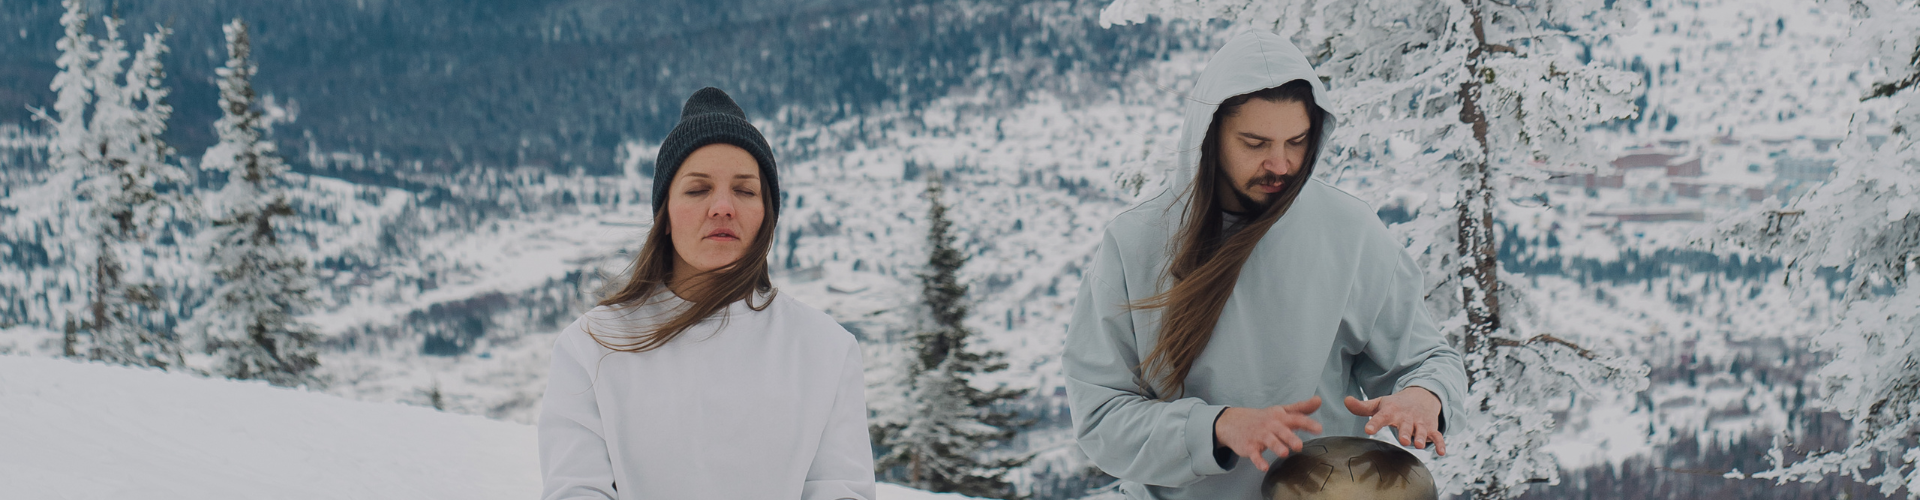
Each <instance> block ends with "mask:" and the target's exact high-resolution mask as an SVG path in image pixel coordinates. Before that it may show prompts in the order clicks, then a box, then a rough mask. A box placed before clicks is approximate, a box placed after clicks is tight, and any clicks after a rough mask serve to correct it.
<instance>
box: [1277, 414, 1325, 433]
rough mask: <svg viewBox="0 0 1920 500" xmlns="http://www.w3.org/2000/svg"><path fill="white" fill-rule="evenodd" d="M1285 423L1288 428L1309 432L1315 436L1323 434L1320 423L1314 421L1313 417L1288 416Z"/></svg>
mask: <svg viewBox="0 0 1920 500" xmlns="http://www.w3.org/2000/svg"><path fill="white" fill-rule="evenodd" d="M1283 423H1285V424H1287V426H1288V427H1292V428H1293V429H1294V430H1301V431H1307V432H1311V433H1314V434H1319V433H1320V432H1321V429H1320V422H1317V421H1314V420H1313V417H1308V416H1306V415H1288V416H1287V419H1286V420H1285V422H1283Z"/></svg>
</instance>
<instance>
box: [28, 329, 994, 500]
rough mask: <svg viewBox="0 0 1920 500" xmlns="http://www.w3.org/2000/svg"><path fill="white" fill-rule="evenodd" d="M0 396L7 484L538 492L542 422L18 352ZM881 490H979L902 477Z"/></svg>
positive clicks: (156, 497)
mask: <svg viewBox="0 0 1920 500" xmlns="http://www.w3.org/2000/svg"><path fill="white" fill-rule="evenodd" d="M0 408H5V409H6V411H4V412H0V442H4V443H6V446H0V484H4V485H6V487H5V488H4V491H0V497H5V498H23V499H24V498H36V499H55V498H74V499H79V498H143V499H153V500H166V499H175V498H178V499H194V500H201V499H218V498H235V499H239V498H248V499H288V500H293V499H309V498H310V499H340V498H422V499H425V498H447V499H453V498H460V499H489V498H495V499H503V500H504V499H527V498H537V497H538V496H539V494H540V470H539V465H540V463H539V461H540V459H539V454H538V452H537V451H536V449H535V447H534V431H533V427H531V426H527V425H522V424H515V423H508V422H501V421H498V420H491V419H486V418H480V417H475V416H468V415H459V414H453V413H446V412H440V411H435V410H433V409H431V408H422V407H417V406H408V405H399V404H383V403H368V402H363V401H353V400H349V399H342V398H339V397H334V396H328V395H325V394H317V393H312V392H307V391H302V390H297V389H285V388H278V387H271V386H268V385H266V384H264V383H247V382H234V381H228V380H210V379H205V378H200V377H194V376H191V375H185V374H179V373H166V372H161V371H157V370H146V369H139V368H127V367H121V366H110V365H105V364H99V363H82V362H74V361H66V360H56V359H47V358H41V357H29V356H13V355H0ZM743 474H749V473H748V472H745V471H743ZM879 493H880V498H882V499H885V500H966V499H967V498H968V497H963V496H959V495H952V494H935V493H927V492H924V491H919V490H914V489H911V488H906V487H901V486H898V485H893V484H881V485H880V491H879Z"/></svg>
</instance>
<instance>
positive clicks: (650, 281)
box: [582, 177, 780, 352]
mask: <svg viewBox="0 0 1920 500" xmlns="http://www.w3.org/2000/svg"><path fill="white" fill-rule="evenodd" d="M654 182H673V179H654ZM760 182H761V184H762V185H761V190H760V193H761V197H760V198H761V205H762V206H764V207H765V208H766V212H765V213H766V218H764V219H761V220H760V231H759V232H758V233H756V234H754V236H753V243H752V244H750V245H748V246H747V253H745V254H743V255H741V256H740V260H736V261H733V263H732V264H727V265H725V266H722V267H720V268H718V269H714V270H711V271H706V272H702V273H698V274H695V275H693V276H680V277H676V276H674V275H673V258H674V255H675V250H674V247H673V223H672V220H671V219H670V218H669V217H668V216H667V207H666V206H661V207H660V211H659V212H658V213H655V214H653V229H650V230H648V231H647V242H646V244H645V245H643V246H641V247H640V254H639V255H636V256H635V257H634V259H633V264H632V265H630V266H628V267H627V271H626V272H625V273H622V274H623V275H625V276H627V277H628V278H627V284H626V285H625V286H622V287H620V289H619V290H616V291H614V292H613V293H612V294H609V295H607V296H606V297H605V298H602V299H600V303H599V305H602V306H607V307H611V308H615V309H622V308H632V307H639V306H641V305H644V304H648V303H652V302H654V301H655V298H654V297H655V294H658V293H674V292H673V291H670V290H668V289H667V283H668V282H670V281H673V280H675V279H679V280H682V281H683V282H682V283H681V284H682V286H681V290H680V292H679V295H680V298H681V299H683V300H685V301H686V302H687V304H685V305H683V306H681V308H680V310H679V311H678V312H677V313H676V314H674V315H673V316H672V318H671V319H668V320H667V321H664V322H661V323H660V324H658V325H656V326H654V327H652V328H648V329H645V330H642V331H638V332H624V334H623V335H613V336H609V335H601V334H597V333H594V332H593V330H592V328H591V327H589V326H587V325H586V324H583V328H582V329H583V330H586V332H587V335H588V336H590V337H593V341H594V342H597V343H599V344H600V345H601V346H603V347H606V348H608V349H612V350H615V351H626V352H647V351H651V350H654V349H658V348H659V347H660V346H663V345H666V344H667V342H671V341H673V339H674V338H675V337H678V336H680V334H681V333H683V332H685V331H687V329H688V328H691V327H693V325H696V324H699V323H700V322H701V321H702V320H705V319H707V317H709V316H712V315H713V314H714V313H715V312H718V311H720V310H721V309H725V308H726V307H727V305H729V304H732V303H734V302H736V301H741V300H748V299H751V298H753V296H754V295H755V294H765V295H766V300H765V301H764V302H761V303H760V304H757V305H756V304H753V303H752V302H748V303H747V307H750V308H753V310H755V311H759V310H764V309H766V308H767V305H768V304H772V303H773V296H774V294H775V293H777V292H776V291H775V290H774V289H773V280H772V278H771V277H769V276H768V275H767V253H768V252H769V251H770V249H772V248H773V234H774V227H775V225H776V224H778V223H779V220H778V219H779V213H778V212H777V211H775V209H776V207H775V206H774V204H775V203H779V202H780V200H776V199H773V198H774V197H773V196H770V195H768V194H767V193H769V190H768V189H765V188H766V186H765V183H766V182H767V180H766V179H765V178H764V177H763V178H761V179H760ZM668 196H672V194H671V190H669V194H668Z"/></svg>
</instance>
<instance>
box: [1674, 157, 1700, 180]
mask: <svg viewBox="0 0 1920 500" xmlns="http://www.w3.org/2000/svg"><path fill="white" fill-rule="evenodd" d="M1700 175H1701V172H1700V159H1699V158H1694V159H1692V160H1687V161H1683V162H1680V163H1674V164H1669V165H1667V177H1699V176H1700Z"/></svg>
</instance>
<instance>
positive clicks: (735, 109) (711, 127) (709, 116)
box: [653, 87, 780, 217]
mask: <svg viewBox="0 0 1920 500" xmlns="http://www.w3.org/2000/svg"><path fill="white" fill-rule="evenodd" d="M709 144H732V145H734V146H739V147H740V149H745V150H747V153H748V154H752V155H753V160H754V161H755V162H758V163H760V178H761V179H766V188H767V192H766V193H765V194H766V196H769V197H771V198H772V200H773V208H772V209H771V213H769V214H767V215H768V216H769V217H776V216H778V215H779V214H780V177H779V169H777V168H774V163H773V148H770V147H767V139H766V138H765V137H762V136H761V135H760V130H759V129H756V128H753V124H752V123H748V122H747V113H746V112H744V111H741V110H740V105H738V104H734V103H733V98H730V97H727V93H726V92H722V91H720V89H716V88H713V87H707V88H704V89H700V90H699V91H698V92H694V93H693V97H689V98H687V105H686V107H683V108H681V109H680V124H679V125H675V126H674V127H673V131H672V132H668V133H667V140H666V141H663V142H661V143H660V154H659V156H657V157H655V158H654V162H653V212H654V213H660V209H661V208H662V207H665V206H667V188H668V187H670V186H672V185H673V176H674V174H677V173H679V172H680V162H683V161H686V160H687V155H691V154H693V151H694V150H696V149H700V148H701V147H702V146H706V145H709Z"/></svg>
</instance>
